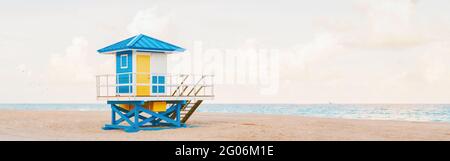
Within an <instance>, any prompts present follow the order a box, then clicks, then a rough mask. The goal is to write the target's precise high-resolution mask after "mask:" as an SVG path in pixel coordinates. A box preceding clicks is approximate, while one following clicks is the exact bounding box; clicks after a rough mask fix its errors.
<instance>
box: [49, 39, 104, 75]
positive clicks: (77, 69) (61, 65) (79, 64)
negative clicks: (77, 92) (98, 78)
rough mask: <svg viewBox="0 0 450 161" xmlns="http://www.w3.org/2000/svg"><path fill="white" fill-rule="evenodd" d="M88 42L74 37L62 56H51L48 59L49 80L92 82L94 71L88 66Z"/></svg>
mask: <svg viewBox="0 0 450 161" xmlns="http://www.w3.org/2000/svg"><path fill="white" fill-rule="evenodd" d="M90 53H91V52H88V41H87V40H86V39H85V38H83V37H75V38H73V39H72V44H71V45H70V46H69V47H67V49H66V52H65V53H64V54H53V55H51V57H50V64H49V73H48V74H49V78H50V80H51V81H56V82H65V83H67V82H92V81H93V80H95V77H94V70H93V69H92V66H91V65H90V64H89V57H90V56H89V55H88V54H90Z"/></svg>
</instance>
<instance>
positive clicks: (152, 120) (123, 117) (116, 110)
mask: <svg viewBox="0 0 450 161" xmlns="http://www.w3.org/2000/svg"><path fill="white" fill-rule="evenodd" d="M144 102H145V101H108V104H110V105H111V124H106V125H105V126H104V127H103V129H105V130H111V129H122V130H124V131H126V132H137V131H139V130H158V129H163V128H164V127H165V128H171V127H173V128H178V127H183V126H182V124H181V118H180V115H181V107H182V106H183V105H184V104H185V103H186V101H168V103H172V105H171V106H170V107H169V108H168V109H167V110H166V111H165V112H154V111H151V110H149V109H146V108H144V107H143V106H142V105H143V104H144ZM117 104H128V105H133V106H134V108H133V109H131V110H126V109H123V108H121V107H119V106H118V105H117ZM141 113H145V114H148V115H150V117H145V116H142V115H141ZM171 114H175V118H174V119H172V118H170V115H171ZM116 115H118V116H119V117H120V118H119V119H116V117H117V116H116ZM133 117H134V119H131V118H133ZM139 119H141V121H139ZM161 121H163V122H161ZM122 122H127V123H128V126H127V125H119V124H121V123H122ZM149 124H151V126H150V125H149ZM183 125H184V124H183Z"/></svg>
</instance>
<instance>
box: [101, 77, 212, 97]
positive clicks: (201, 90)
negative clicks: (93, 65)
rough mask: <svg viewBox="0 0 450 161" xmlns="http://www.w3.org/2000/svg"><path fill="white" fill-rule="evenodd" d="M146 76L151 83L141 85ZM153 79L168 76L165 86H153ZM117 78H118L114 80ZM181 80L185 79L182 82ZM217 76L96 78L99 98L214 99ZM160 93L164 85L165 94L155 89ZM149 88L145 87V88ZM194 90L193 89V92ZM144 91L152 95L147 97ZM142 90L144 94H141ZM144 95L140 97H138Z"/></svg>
mask: <svg viewBox="0 0 450 161" xmlns="http://www.w3.org/2000/svg"><path fill="white" fill-rule="evenodd" d="M142 75H148V76H149V77H150V81H149V82H148V83H147V81H145V83H142V82H141V81H139V82H137V81H138V80H139V79H140V77H141V76H142ZM153 76H164V77H165V80H166V81H165V82H164V83H159V82H158V83H157V82H155V83H156V84H153V83H154V82H153V81H152V79H153ZM111 78H114V79H111ZM180 78H181V79H180ZM212 79H213V75H200V76H195V75H193V74H191V75H187V74H168V73H165V74H160V73H157V74H156V73H134V72H127V73H118V74H101V75H97V76H96V87H97V91H96V92H97V98H112V97H120V98H124V97H125V98H126V97H129V98H130V99H133V98H136V97H213V93H212V92H213V91H214V90H213V88H214V85H213V84H212V82H213V81H212ZM155 86H157V87H156V89H157V90H158V91H159V89H161V87H160V86H164V89H163V91H162V92H161V93H158V92H153V90H154V88H155ZM144 87H145V88H144ZM189 88H190V89H189ZM142 90H146V91H148V92H149V93H148V94H145V92H144V94H143V93H142ZM138 91H141V92H138ZM138 93H140V94H138Z"/></svg>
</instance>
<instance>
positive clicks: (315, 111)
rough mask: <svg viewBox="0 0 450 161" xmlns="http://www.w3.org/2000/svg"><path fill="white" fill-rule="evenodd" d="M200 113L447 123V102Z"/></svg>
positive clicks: (228, 108) (225, 107) (83, 107)
mask: <svg viewBox="0 0 450 161" xmlns="http://www.w3.org/2000/svg"><path fill="white" fill-rule="evenodd" d="M0 109H17V110H78V111H107V110H109V106H108V105H106V104H0ZM198 111H200V112H220V113H252V114H276V115H299V116H309V117H324V118H347V119H372V120H401V121H425V122H448V123H450V104H309V105H308V104H301V105H295V104H202V106H200V108H199V109H198Z"/></svg>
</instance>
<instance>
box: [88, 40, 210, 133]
mask: <svg viewBox="0 0 450 161" xmlns="http://www.w3.org/2000/svg"><path fill="white" fill-rule="evenodd" d="M183 51H185V49H183V48H181V47H178V46H175V45H172V44H170V43H167V42H164V41H161V40H158V39H155V38H152V37H149V36H146V35H143V34H140V35H137V36H133V37H131V38H128V39H125V40H123V41H120V42H117V43H115V44H112V45H110V46H107V47H105V48H102V49H100V50H98V52H99V53H101V54H105V55H112V56H115V58H116V59H115V60H116V61H115V63H116V73H115V74H105V75H97V77H96V83H97V99H98V100H106V101H107V103H108V104H109V105H110V106H111V124H106V125H105V126H104V127H103V129H105V130H110V129H123V130H125V131H127V132H137V131H139V130H154V129H161V128H171V127H172V128H173V127H175V128H177V127H184V126H186V125H185V123H186V122H187V121H188V120H189V118H190V117H191V115H192V114H193V113H194V112H195V110H196V109H197V108H198V107H199V106H200V104H201V103H202V102H203V100H210V99H213V97H214V86H213V76H212V75H187V74H170V73H167V66H168V65H170V64H168V62H167V57H168V56H169V55H170V56H176V54H174V53H177V54H178V53H181V52H183Z"/></svg>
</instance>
